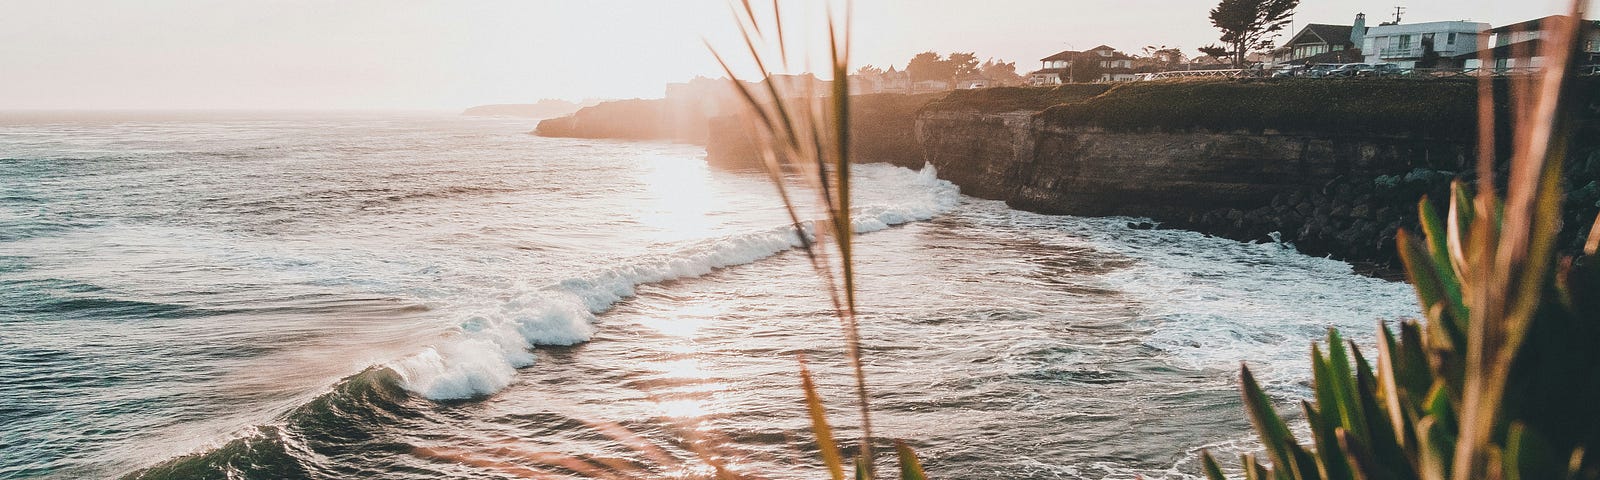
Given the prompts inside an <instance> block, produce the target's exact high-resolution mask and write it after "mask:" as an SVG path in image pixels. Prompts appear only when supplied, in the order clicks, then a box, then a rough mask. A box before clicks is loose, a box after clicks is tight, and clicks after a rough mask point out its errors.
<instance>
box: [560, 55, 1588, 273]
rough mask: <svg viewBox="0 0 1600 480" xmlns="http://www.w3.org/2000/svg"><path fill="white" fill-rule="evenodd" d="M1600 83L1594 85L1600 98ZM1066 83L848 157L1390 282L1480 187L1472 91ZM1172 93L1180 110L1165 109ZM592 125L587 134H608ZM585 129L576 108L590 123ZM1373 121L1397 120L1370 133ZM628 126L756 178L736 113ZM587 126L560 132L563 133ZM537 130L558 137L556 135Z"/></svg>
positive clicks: (899, 102) (1036, 208)
mask: <svg viewBox="0 0 1600 480" xmlns="http://www.w3.org/2000/svg"><path fill="white" fill-rule="evenodd" d="M1597 85H1600V83H1595V82H1591V83H1589V84H1587V87H1586V88H1587V90H1588V91H1593V90H1595V89H1596V86H1597ZM1070 87H1071V88H1059V89H1044V88H1038V89H1028V88H1022V89H988V90H989V91H985V92H954V93H952V94H949V95H947V96H928V95H924V96H919V97H911V96H906V95H869V96H858V97H857V98H856V99H855V102H854V104H853V108H854V110H855V113H856V115H857V116H856V118H855V122H854V127H853V129H852V151H853V152H855V160H856V161H859V162H863V163H865V162H884V163H891V164H896V165H901V166H906V167H912V168H915V167H919V166H921V165H922V164H923V163H924V162H926V163H929V164H932V165H934V166H935V167H937V168H938V169H939V174H940V177H942V178H944V179H946V180H950V181H951V182H953V183H955V184H957V185H959V186H960V187H961V189H962V192H963V193H965V194H967V195H972V196H975V197H979V198H985V199H995V200H1003V201H1005V202H1006V203H1007V204H1008V205H1010V206H1011V207H1013V208H1017V209H1020V210H1026V211H1033V212H1039V213H1046V214H1067V215H1083V216H1111V215H1115V216H1131V217H1144V218H1149V219H1151V220H1152V222H1153V223H1152V224H1151V225H1149V226H1150V227H1153V228H1183V229H1189V230H1195V231H1199V232H1202V233H1207V234H1211V235H1217V236H1222V237H1227V238H1233V239H1237V240H1245V241H1283V242H1288V243H1292V244H1294V245H1295V246H1296V247H1297V248H1298V249H1299V250H1300V251H1302V252H1304V253H1306V254H1309V255H1318V256H1331V257H1334V258H1338V259H1342V260H1347V261H1351V262H1352V263H1354V264H1357V265H1358V267H1360V269H1362V270H1364V271H1365V273H1368V274H1373V275H1374V276H1379V277H1393V276H1394V273H1395V272H1396V271H1395V270H1393V267H1394V266H1397V265H1398V256H1397V254H1396V251H1395V248H1394V239H1395V235H1396V233H1397V232H1398V231H1399V230H1400V229H1402V228H1407V229H1415V228H1416V226H1417V220H1416V218H1417V208H1416V204H1417V202H1418V200H1419V199H1421V198H1423V197H1424V196H1426V197H1427V198H1430V199H1434V200H1435V201H1439V200H1441V199H1444V198H1448V195H1449V188H1450V183H1451V181H1453V180H1455V179H1457V178H1462V177H1463V176H1464V175H1465V176H1467V177H1470V173H1471V171H1472V166H1473V165H1474V164H1475V161H1476V160H1475V158H1476V152H1475V151H1474V149H1475V137H1474V136H1473V135H1471V125H1473V122H1474V121H1475V119H1474V118H1471V117H1473V115H1472V113H1471V112H1472V111H1473V102H1474V97H1473V95H1474V93H1473V92H1474V90H1473V88H1472V86H1471V85H1470V84H1466V85H1463V84H1460V83H1456V82H1450V83H1446V82H1437V83H1433V84H1427V83H1417V82H1411V83H1395V82H1388V83H1385V82H1374V81H1367V82H1344V83H1322V84H1314V85H1307V84H1295V83H1284V84H1274V83H1272V82H1233V83H1227V82H1211V83H1194V82H1190V83H1182V84H1174V85H1161V84H1154V85H1137V86H1134V87H1114V88H1109V89H1108V88H1106V87H1104V86H1097V87H1088V86H1070ZM1195 88H1211V89H1219V88H1220V89H1222V90H1218V91H1210V92H1204V93H1205V95H1206V96H1204V97H1202V98H1213V99H1219V100H1215V101H1195V100H1193V98H1192V97H1194V96H1195V95H1196V94H1195V92H1187V91H1184V89H1195ZM1297 88H1315V89H1318V90H1317V91H1315V92H1314V93H1317V94H1319V95H1324V96H1330V97H1334V98H1339V97H1341V96H1342V97H1343V98H1344V100H1342V101H1343V102H1344V103H1343V104H1341V105H1344V106H1349V105H1352V104H1354V105H1361V102H1378V103H1373V105H1375V106H1373V107H1372V108H1371V109H1370V110H1372V111H1371V112H1361V111H1318V110H1317V108H1318V107H1317V105H1318V104H1315V103H1310V104H1302V105H1296V106H1295V108H1298V109H1299V110H1300V111H1299V112H1298V113H1295V114H1294V115H1288V114H1284V113H1282V112H1278V111H1277V110H1276V108H1277V107H1273V106H1272V104H1271V102H1270V101H1271V100H1273V99H1272V98H1271V97H1272V96H1273V95H1277V96H1280V97H1281V98H1279V99H1278V100H1277V101H1279V102H1283V103H1290V102H1297V101H1300V100H1299V99H1298V98H1299V97H1300V96H1304V95H1305V94H1306V92H1298V91H1295V89H1297ZM1363 89H1368V90H1374V91H1379V92H1385V93H1383V94H1367V93H1363V92H1364V90H1363ZM1384 89H1389V90H1384ZM1152 92H1154V93H1152ZM1263 92H1264V93H1263ZM1163 94H1167V95H1172V96H1173V98H1174V99H1168V100H1164V101H1163V100H1161V99H1160V98H1159V96H1160V95H1163ZM1229 95H1235V96H1238V97H1240V98H1244V99H1256V98H1260V97H1267V98H1266V104H1265V105H1264V106H1263V104H1262V103H1260V102H1257V103H1254V104H1246V105H1245V107H1243V108H1246V109H1248V108H1255V109H1258V110H1257V111H1254V112H1251V111H1233V112H1232V114H1233V115H1236V116H1237V115H1244V116H1245V117H1246V118H1233V117H1229V116H1222V115H1219V114H1217V113H1216V112H1214V111H1212V110H1213V109H1216V108H1224V107H1227V108H1233V107H1229V106H1228V105H1227V104H1223V103H1218V102H1223V101H1226V100H1225V99H1226V98H1227V97H1228V96H1229ZM1368 97H1381V98H1368ZM1589 98H1600V95H1581V96H1580V101H1585V102H1587V101H1589V100H1587V99H1589ZM1152 102H1154V103H1152ZM1240 102H1243V101H1242V100H1241V101H1240ZM1396 102H1403V103H1401V104H1396ZM1219 105H1221V106H1219ZM1007 109H1009V110H1007ZM1261 109H1265V110H1261ZM1593 112H1600V109H1591V113H1593ZM593 114H594V112H590V115H589V117H588V120H586V121H585V123H590V124H599V123H602V122H603V120H604V118H602V117H595V116H594V115H593ZM1297 115H1306V116H1315V117H1316V118H1313V119H1311V120H1307V119H1305V118H1301V117H1300V116H1297ZM583 116H584V112H582V111H580V112H579V115H578V117H580V118H581V117H583ZM1369 116H1382V117H1383V118H1382V119H1381V120H1379V119H1373V120H1371V121H1370V122H1369V123H1370V124H1362V123H1360V122H1361V121H1362V120H1363V119H1366V118H1367V117H1369ZM1408 116H1409V117H1408ZM1593 116H1595V115H1590V117H1593ZM631 120H632V122H633V123H631V125H635V127H634V128H635V131H649V132H650V133H651V134H653V135H659V137H658V138H662V139H678V140H680V141H684V140H687V141H690V142H691V143H704V144H705V145H706V151H707V160H708V162H710V163H712V164H713V165H718V166H722V167H727V168H749V167H752V166H754V165H755V164H754V159H755V158H756V157H755V154H754V153H755V152H754V149H753V145H751V144H750V141H749V140H748V138H746V132H745V126H744V125H743V124H742V122H741V121H740V120H739V119H738V118H736V117H732V116H721V117H714V118H706V119H704V120H703V122H704V123H702V125H706V126H707V131H706V135H705V136H703V137H699V138H685V137H684V136H682V135H674V134H672V133H669V132H668V131H667V130H668V129H662V128H647V126H640V125H641V124H639V123H638V117H637V116H634V117H633V118H632V119H631ZM561 122H566V123H561ZM574 123H576V122H572V121H571V120H558V121H555V122H554V124H553V125H552V127H554V126H556V125H560V126H562V127H570V126H572V125H573V124H574ZM1207 124H1210V125H1212V126H1210V127H1208V126H1207ZM1319 125H1322V126H1320V127H1319ZM1597 126H1600V121H1592V119H1586V121H1584V122H1581V123H1580V127H1579V128H1580V133H1579V134H1578V135H1577V136H1576V137H1575V138H1578V139H1579V145H1577V146H1575V149H1574V155H1572V156H1570V157H1569V159H1568V162H1567V164H1568V168H1567V171H1566V174H1567V184H1568V185H1567V187H1568V191H1569V192H1570V193H1569V195H1568V200H1567V205H1566V211H1565V217H1566V218H1568V225H1567V228H1566V229H1565V230H1564V231H1563V232H1562V236H1563V238H1562V239H1561V241H1562V244H1563V245H1566V246H1567V247H1568V248H1574V247H1575V246H1576V245H1578V243H1579V241H1580V240H1581V238H1582V235H1586V234H1587V229H1588V228H1589V226H1590V225H1589V222H1592V220H1593V218H1594V216H1595V214H1596V211H1597V210H1600V183H1597V182H1600V148H1597V146H1596V145H1595V144H1596V143H1597V141H1600V129H1597V128H1596V127H1597ZM1274 127H1277V128H1274ZM682 128H683V127H681V126H680V127H679V130H680V131H681V129H682ZM549 130H555V129H554V128H552V129H549ZM586 133H588V132H586ZM697 133H698V132H697ZM540 134H550V133H548V132H547V129H546V128H545V125H541V126H540ZM558 136H603V135H558ZM623 137H624V138H640V136H639V135H627V136H623ZM701 139H703V142H702V141H700V140H701ZM1508 143H1509V142H1504V141H1503V142H1500V144H1501V145H1506V144H1508ZM1465 180H1466V181H1469V182H1470V181H1471V179H1470V178H1465ZM1585 219H1587V220H1585ZM1132 226H1134V227H1139V225H1137V224H1135V225H1132Z"/></svg>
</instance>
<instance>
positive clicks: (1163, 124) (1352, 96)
mask: <svg viewBox="0 0 1600 480" xmlns="http://www.w3.org/2000/svg"><path fill="white" fill-rule="evenodd" d="M1583 80H1584V81H1583V82H1580V88H1579V89H1578V90H1580V91H1583V92H1589V94H1587V95H1579V97H1580V98H1584V99H1587V98H1600V95H1594V94H1593V91H1595V90H1600V81H1595V80H1594V79H1583ZM1496 90H1497V93H1496V97H1497V98H1496V104H1497V105H1499V106H1500V109H1501V114H1502V115H1504V114H1505V109H1506V108H1509V98H1507V96H1506V94H1507V88H1506V86H1505V81H1504V80H1503V79H1501V80H1499V81H1497V82H1496ZM1477 95H1478V92H1477V85H1476V84H1475V82H1474V81H1472V80H1471V79H1461V80H1445V79H1441V80H1431V81H1421V80H1411V79H1367V78H1357V79H1323V78H1282V79H1273V78H1258V79H1218V78H1202V79H1178V80H1162V81H1149V82H1128V83H1118V84H1103V83H1098V84H1068V85H1061V86H1058V87H999V88H989V89H980V90H958V91H954V92H950V94H949V95H947V96H945V97H943V98H940V99H938V100H935V101H933V102H932V103H930V104H928V106H927V107H925V109H924V110H925V111H966V112H979V113H1000V112H1012V111H1042V112H1043V113H1042V114H1041V116H1042V117H1043V118H1044V120H1046V122H1047V124H1050V125H1058V126H1091V127H1099V128H1105V129H1108V130H1116V131H1152V130H1166V131H1173V130H1177V131H1188V130H1206V131H1216V132H1225V131H1240V130H1244V131H1253V132H1261V131H1266V130H1275V131H1280V132H1315V133H1318V134H1361V135H1395V136H1421V137H1425V138H1437V139H1442V140H1471V139H1473V138H1475V137H1474V135H1475V133H1476V128H1477V124H1476V122H1477ZM1580 101H1581V100H1580Z"/></svg>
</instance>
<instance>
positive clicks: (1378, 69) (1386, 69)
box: [1356, 63, 1405, 77]
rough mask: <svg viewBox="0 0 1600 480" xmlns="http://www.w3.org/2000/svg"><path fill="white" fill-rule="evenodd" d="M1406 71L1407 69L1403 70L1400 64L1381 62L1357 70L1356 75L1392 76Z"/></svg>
mask: <svg viewBox="0 0 1600 480" xmlns="http://www.w3.org/2000/svg"><path fill="white" fill-rule="evenodd" d="M1404 73H1405V70H1402V69H1401V68H1400V66H1399V65H1395V64H1393V63H1380V64H1377V65H1368V66H1367V67H1366V68H1363V69H1361V70H1359V71H1357V72H1356V75H1359V76H1363V77H1392V76H1395V75H1401V74H1404Z"/></svg>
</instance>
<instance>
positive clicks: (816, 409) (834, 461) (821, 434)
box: [800, 362, 844, 480]
mask: <svg viewBox="0 0 1600 480" xmlns="http://www.w3.org/2000/svg"><path fill="white" fill-rule="evenodd" d="M800 389H801V390H805V393H806V413H807V415H809V416H810V417H811V433H812V435H813V436H815V437H816V440H817V450H820V454H821V455H822V464H823V465H824V466H826V467H828V475H829V476H830V478H833V480H844V458H843V457H842V456H840V455H839V447H838V445H836V444H835V443H834V442H833V427H830V426H828V411H827V409H826V408H823V406H822V396H821V395H818V394H817V386H816V384H815V383H813V382H812V381H811V371H810V370H809V369H807V368H806V366H805V363H804V362H801V364H800Z"/></svg>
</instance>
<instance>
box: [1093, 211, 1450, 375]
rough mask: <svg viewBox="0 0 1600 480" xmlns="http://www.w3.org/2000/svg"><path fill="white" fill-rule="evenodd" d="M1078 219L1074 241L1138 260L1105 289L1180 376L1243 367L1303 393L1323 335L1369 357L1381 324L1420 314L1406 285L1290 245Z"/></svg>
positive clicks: (1119, 220)
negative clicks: (1133, 309)
mask: <svg viewBox="0 0 1600 480" xmlns="http://www.w3.org/2000/svg"><path fill="white" fill-rule="evenodd" d="M1079 220H1080V221H1081V222H1083V225H1082V227H1083V228H1082V230H1080V231H1078V232H1076V233H1077V235H1075V236H1076V237H1078V238H1081V239H1085V240H1087V241H1088V242H1089V243H1091V244H1092V245H1093V247H1094V248H1096V249H1098V250H1101V251H1109V252H1115V253H1118V254H1121V255H1125V256H1127V257H1130V258H1132V259H1134V260H1135V262H1134V263H1133V264H1132V266H1130V267H1129V268H1126V269H1122V270H1118V271H1116V272H1112V273H1110V274H1108V275H1107V276H1106V277H1105V278H1104V281H1105V282H1106V283H1107V286H1108V287H1110V288H1113V289H1115V290H1118V291H1121V292H1124V293H1125V294H1127V295H1129V296H1130V297H1131V299H1133V300H1134V301H1135V302H1137V304H1138V306H1139V309H1140V312H1141V319H1140V321H1141V322H1143V323H1144V324H1145V325H1146V326H1147V327H1148V328H1150V334H1149V335H1148V337H1147V338H1146V340H1145V344H1146V345H1149V346H1151V347H1155V348H1158V349H1160V350H1162V351H1164V352H1166V353H1167V354H1168V359H1169V361H1170V362H1172V363H1173V364H1175V365H1177V366H1180V367H1184V368H1190V369H1200V370H1221V371H1227V372H1230V374H1231V372H1235V371H1237V369H1238V367H1239V364H1240V362H1247V363H1248V364H1249V365H1250V367H1251V369H1252V370H1253V371H1254V372H1255V373H1256V376H1257V377H1258V378H1259V379H1260V380H1262V381H1263V382H1264V383H1266V384H1267V386H1268V390H1269V391H1272V392H1274V393H1278V394H1282V395H1299V394H1303V393H1305V392H1304V387H1303V384H1302V382H1303V381H1304V380H1305V379H1308V378H1310V376H1311V374H1310V370H1309V368H1310V362H1309V361H1307V355H1308V352H1309V350H1310V346H1311V343H1312V342H1317V341H1321V340H1324V339H1325V337H1326V336H1327V331H1328V329H1329V328H1336V329H1338V330H1339V331H1340V332H1341V333H1342V334H1343V335H1344V336H1345V337H1346V338H1348V339H1352V340H1354V341H1356V342H1357V344H1358V345H1361V346H1362V347H1363V349H1366V350H1367V351H1366V353H1367V354H1368V356H1369V358H1370V356H1371V355H1372V354H1373V352H1372V351H1371V350H1370V349H1367V347H1369V346H1371V345H1375V343H1374V342H1375V331H1376V328H1377V322H1378V321H1380V320H1382V321H1395V320H1399V319H1402V318H1415V317H1417V316H1418V314H1419V312H1420V309H1419V307H1417V305H1416V301H1415V296H1414V293H1413V292H1412V289H1411V287H1410V286H1409V285H1407V284H1405V283H1400V282H1389V281H1385V280H1380V279H1375V278H1370V277H1364V276H1359V275H1354V274H1352V268H1351V266H1350V264H1348V263H1345V262H1342V261H1338V260H1333V259H1328V258H1319V257H1312V256H1307V255H1304V254H1301V253H1299V252H1298V251H1296V250H1294V248H1293V247H1292V246H1290V245H1287V244H1282V243H1244V242H1237V241H1233V240H1228V239H1224V238H1217V237H1210V236H1206V235H1203V234H1200V233H1196V232H1190V231H1182V230H1131V229H1128V228H1125V224H1126V223H1127V222H1128V221H1138V220H1140V219H1130V218H1096V219H1088V218H1086V219H1079Z"/></svg>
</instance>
